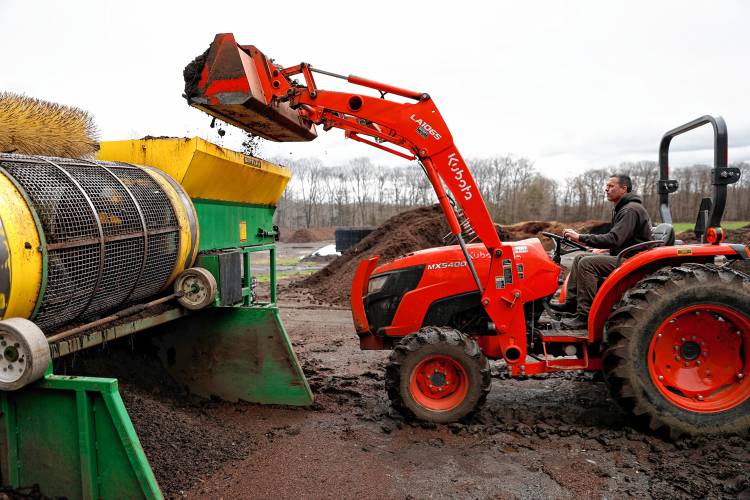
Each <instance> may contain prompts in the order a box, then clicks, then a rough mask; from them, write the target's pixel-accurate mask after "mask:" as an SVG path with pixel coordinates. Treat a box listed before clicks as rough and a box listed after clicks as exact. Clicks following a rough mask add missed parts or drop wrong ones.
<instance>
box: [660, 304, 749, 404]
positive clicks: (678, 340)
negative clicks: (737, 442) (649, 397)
mask: <svg viewBox="0 0 750 500" xmlns="http://www.w3.org/2000/svg"><path fill="white" fill-rule="evenodd" d="M748 365H750V321H749V320H748V318H746V317H745V316H744V315H742V314H740V313H738V312H736V311H733V310H731V309H729V308H727V307H724V306H719V305H711V304H701V305H697V306H692V307H688V308H685V309H681V310H680V311H678V312H676V313H675V314H673V315H671V316H670V317H669V318H667V319H666V320H665V321H664V322H663V323H662V324H661V325H660V326H659V328H658V330H657V331H656V334H655V335H654V337H653V338H652V340H651V345H650V347H649V352H648V369H649V375H650V376H651V380H652V381H653V383H654V385H655V386H656V388H657V389H658V390H659V392H660V393H661V394H662V395H663V396H664V397H665V398H667V400H669V401H670V402H672V403H674V404H675V405H677V406H679V407H680V408H683V409H685V410H689V411H693V412H697V413H718V412H722V411H726V410H729V409H731V408H734V407H735V406H738V405H740V404H742V403H743V402H745V401H747V399H748V398H750V381H748V380H747V375H748V373H747V371H748V370H747V367H748Z"/></svg>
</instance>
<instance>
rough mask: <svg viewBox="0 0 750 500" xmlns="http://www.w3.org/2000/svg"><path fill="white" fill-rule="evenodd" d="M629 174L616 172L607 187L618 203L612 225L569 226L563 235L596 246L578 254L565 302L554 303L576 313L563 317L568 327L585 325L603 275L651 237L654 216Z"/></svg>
mask: <svg viewBox="0 0 750 500" xmlns="http://www.w3.org/2000/svg"><path fill="white" fill-rule="evenodd" d="M632 190H633V183H632V181H631V179H630V177H629V176H627V175H623V174H615V175H612V176H611V177H610V178H609V180H607V185H606V186H605V188H604V191H605V192H606V194H607V200H609V201H611V202H612V203H614V204H615V206H614V208H613V209H612V228H611V229H610V230H609V232H608V233H606V234H579V233H577V232H576V231H575V230H573V229H565V230H564V231H563V236H564V237H565V238H568V239H570V240H573V241H576V242H579V243H583V244H584V245H588V246H590V247H592V248H594V249H595V250H594V251H593V252H585V253H582V254H580V255H578V256H576V258H575V260H574V261H573V265H572V266H571V268H570V275H569V277H568V281H567V288H566V296H565V302H563V303H560V304H555V303H552V304H551V307H552V308H553V309H555V310H556V311H558V312H567V313H575V315H574V316H572V317H570V318H566V319H564V320H563V321H562V323H561V327H562V328H563V329H567V330H579V329H585V328H586V325H587V317H588V314H589V309H590V308H591V303H592V302H593V300H594V295H596V290H597V288H598V283H599V280H600V279H601V278H605V277H607V276H608V275H609V274H610V273H611V272H612V271H613V270H614V269H615V267H616V265H617V254H618V253H620V251H621V250H623V249H624V248H627V247H629V246H631V245H635V244H637V243H642V242H644V241H649V240H651V219H650V217H649V215H648V212H647V211H646V209H645V207H644V206H643V201H642V200H641V198H640V197H639V196H638V195H636V194H634V193H632ZM606 250H609V252H608V253H609V255H607V252H606Z"/></svg>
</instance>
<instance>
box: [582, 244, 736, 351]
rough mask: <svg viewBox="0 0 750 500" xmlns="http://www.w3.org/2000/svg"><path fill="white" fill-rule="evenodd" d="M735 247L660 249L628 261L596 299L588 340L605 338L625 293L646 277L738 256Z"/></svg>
mask: <svg viewBox="0 0 750 500" xmlns="http://www.w3.org/2000/svg"><path fill="white" fill-rule="evenodd" d="M736 246H737V245H730V244H720V245H712V244H710V243H707V244H704V245H680V246H671V247H659V248H654V249H652V250H647V251H645V252H641V253H639V254H637V255H635V256H634V257H631V258H630V259H628V260H626V261H625V262H624V263H623V264H622V265H621V266H620V267H618V268H616V269H615V270H614V271H613V272H612V274H610V275H609V276H608V277H607V279H606V280H605V281H604V283H602V286H601V287H600V288H599V290H598V291H597V293H596V296H595V297H594V302H593V303H592V304H591V312H590V313H589V319H588V330H589V335H588V341H589V342H595V341H600V340H602V339H603V337H604V323H605V322H606V321H607V318H609V315H610V314H611V312H612V308H613V307H614V305H615V304H616V303H617V302H618V301H619V300H620V299H621V298H622V296H623V295H624V294H625V292H626V291H627V290H628V289H629V288H631V287H632V286H633V285H634V284H635V283H637V282H638V281H640V280H641V278H643V277H644V276H646V275H648V274H651V273H653V272H654V271H656V270H657V269H659V268H662V267H667V266H679V265H682V264H685V263H688V262H699V263H705V262H709V261H713V258H714V257H716V256H717V255H734V256H737V255H738V250H737V249H736V248H735V247H736ZM743 248H744V247H743ZM743 257H744V256H743Z"/></svg>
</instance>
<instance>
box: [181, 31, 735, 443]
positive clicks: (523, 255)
mask: <svg viewBox="0 0 750 500" xmlns="http://www.w3.org/2000/svg"><path fill="white" fill-rule="evenodd" d="M316 75H325V76H327V77H333V78H339V79H343V80H346V81H347V82H348V83H349V84H353V85H355V86H357V87H359V88H367V89H372V90H375V91H376V92H377V93H378V94H379V95H378V96H370V95H365V94H364V93H358V92H356V91H355V92H339V91H329V90H323V89H321V88H318V86H317V85H316V82H315V76H316ZM295 78H296V79H295ZM185 83H186V85H185V97H186V99H187V100H188V102H189V104H190V105H192V106H195V107H197V108H199V109H202V110H204V111H206V112H207V113H208V114H210V115H212V116H214V117H216V118H218V119H220V120H223V121H226V122H227V123H230V124H233V125H236V126H238V127H240V128H241V129H243V130H245V131H247V132H250V133H252V134H256V135H258V136H260V137H263V138H265V139H268V140H273V141H310V140H313V139H315V137H316V129H315V126H316V125H322V126H323V130H329V129H331V128H338V129H342V130H343V131H344V133H345V137H346V138H349V139H353V140H356V141H359V142H362V143H364V144H367V145H370V146H373V147H376V148H379V149H381V150H385V151H387V152H389V153H392V154H394V155H396V156H399V157H401V158H404V159H407V160H411V161H415V162H416V163H417V164H418V165H419V166H420V167H421V168H422V169H423V171H424V173H425V174H426V175H427V177H428V179H429V181H430V183H431V184H432V187H433V188H434V190H435V193H436V195H437V199H438V201H439V203H440V207H441V208H442V211H443V212H444V214H445V217H446V219H447V222H448V225H449V227H450V230H451V236H452V243H454V244H451V245H448V246H443V247H439V248H430V249H427V250H422V251H417V252H413V253H410V254H408V255H405V256H402V257H400V258H397V259H395V260H393V261H391V262H388V263H384V264H380V265H379V262H378V257H372V258H370V259H367V260H364V261H363V262H361V263H360V265H359V267H358V268H357V270H356V273H355V276H354V280H353V283H352V288H351V307H352V316H353V319H354V324H355V328H356V331H357V334H358V336H359V340H360V346H361V348H362V349H390V350H392V353H391V355H390V359H389V363H388V366H387V369H386V389H387V392H388V396H389V398H390V399H391V401H392V403H393V406H394V407H395V408H397V409H398V410H400V411H402V412H403V413H405V414H406V415H409V416H412V417H416V418H418V419H423V420H427V421H431V422H437V423H447V422H453V421H457V420H460V419H464V418H466V417H467V416H469V415H470V414H472V412H475V411H476V410H477V409H478V408H479V407H480V406H481V405H482V404H483V403H484V401H485V399H486V397H487V394H488V392H489V389H490V366H489V362H488V360H503V361H504V362H505V365H506V366H507V369H508V370H509V372H510V374H511V375H513V376H531V375H539V374H543V373H551V372H560V371H565V370H579V371H601V372H603V375H604V378H605V380H606V382H607V385H608V386H609V388H610V390H611V393H612V396H613V398H614V399H616V400H617V401H618V402H619V403H620V404H621V406H622V407H623V408H624V409H625V410H626V411H627V412H629V413H630V414H631V415H632V416H633V422H634V424H637V425H640V426H641V427H642V428H644V429H648V430H651V431H654V432H659V433H663V434H666V435H671V436H672V437H675V436H679V435H682V434H692V435H697V434H707V433H724V434H730V433H740V434H745V433H747V432H748V429H750V382H748V380H747V375H748V365H749V364H750V277H749V276H748V275H746V274H743V273H742V272H740V271H739V270H736V269H735V268H734V267H733V266H734V264H735V263H736V262H739V261H743V260H748V259H750V248H748V246H746V245H743V244H740V243H734V244H733V243H725V242H724V231H723V229H722V228H721V219H722V215H723V212H724V208H725V204H726V198H727V187H728V185H729V184H732V183H735V182H737V180H739V176H740V170H739V169H738V168H735V167H730V166H728V164H727V152H728V148H727V129H726V125H725V123H724V121H723V119H722V118H720V117H717V118H714V117H711V116H704V117H701V118H699V119H697V120H694V121H692V122H690V123H687V124H685V125H683V126H680V127H677V128H675V129H673V130H670V131H669V132H667V133H666V134H665V135H664V136H663V138H662V140H661V143H660V147H659V169H660V179H659V181H658V193H659V203H660V208H659V213H660V217H661V220H662V223H661V224H659V225H658V226H657V227H656V228H654V231H653V240H652V241H648V242H645V243H641V244H639V245H636V246H633V247H630V248H627V249H625V250H623V251H622V252H621V253H620V254H619V256H618V257H619V260H618V266H617V268H616V269H615V270H614V271H613V272H612V273H611V274H610V275H609V276H608V277H607V278H606V279H604V280H603V281H602V282H601V284H600V286H599V288H598V292H597V294H596V296H595V299H594V301H593V305H592V307H591V312H590V314H589V316H588V325H587V329H585V330H572V331H568V330H561V329H559V327H558V326H557V325H558V323H557V322H556V321H555V319H559V318H558V317H556V316H555V313H554V312H553V311H551V310H550V308H549V301H550V299H551V297H553V296H554V295H555V294H556V292H557V291H558V288H559V287H560V285H561V283H562V282H563V280H564V276H563V272H562V271H561V267H560V263H561V259H562V256H563V254H565V253H568V252H570V251H571V250H584V251H587V250H588V249H587V248H585V247H582V246H581V245H578V244H576V242H574V241H571V240H568V239H565V238H562V237H561V236H558V235H554V234H546V235H545V236H547V237H549V238H551V239H552V241H553V243H554V249H553V251H552V252H551V254H548V253H547V252H546V251H545V249H544V248H543V246H542V243H541V242H540V240H539V239H537V238H530V239H526V240H522V241H514V242H504V241H501V240H500V237H499V236H498V232H497V230H496V227H495V225H494V224H493V221H492V219H491V217H490V214H489V212H488V210H487V207H486V205H485V203H484V200H483V198H482V194H481V193H480V191H479V189H478V187H477V184H476V182H475V181H474V179H473V177H472V174H471V172H470V170H469V167H468V165H467V164H466V163H465V161H464V159H463V157H462V156H461V153H460V152H459V150H458V149H457V148H456V146H455V144H454V142H453V138H452V136H451V133H450V131H449V129H448V127H447V125H446V124H445V121H444V120H443V118H442V116H441V114H440V112H439V111H438V108H437V107H436V105H435V102H434V101H433V99H432V98H431V97H430V95H428V94H426V93H423V92H415V91H411V90H406V89H403V88H399V87H395V86H392V85H387V84H383V83H379V82H376V81H373V80H369V79H366V78H361V77H358V76H354V75H349V76H343V75H339V74H336V73H332V72H329V71H323V70H321V69H318V68H315V67H313V66H311V65H310V64H307V63H301V64H298V65H296V66H291V67H287V68H285V67H282V66H280V65H279V64H276V63H274V62H273V60H272V59H269V58H268V57H266V56H265V55H264V54H263V53H262V52H260V51H259V50H258V49H257V48H256V47H254V46H252V45H238V44H237V42H236V41H235V39H234V37H233V36H232V35H231V34H219V35H217V36H216V38H215V39H214V41H213V43H212V44H211V46H210V47H209V49H208V50H207V51H206V52H205V53H203V54H202V55H201V56H199V57H198V58H196V59H195V60H194V61H193V62H192V63H191V64H190V65H188V67H186V69H185ZM392 96H395V97H392ZM702 125H711V126H712V127H713V132H714V167H713V169H712V170H711V179H712V183H713V195H712V197H711V198H705V199H704V200H703V201H702V203H701V205H700V208H699V214H698V220H697V223H696V228H695V229H696V233H697V235H698V236H699V237H700V239H701V243H700V244H693V245H685V244H681V242H679V241H675V237H674V230H673V228H672V225H671V224H672V218H671V214H670V209H669V196H670V195H671V194H673V193H675V192H676V191H677V189H678V182H677V181H676V180H675V179H671V178H670V175H669V162H668V159H669V158H668V157H669V146H670V142H671V141H672V139H673V138H674V137H676V136H678V135H680V134H683V133H685V132H688V131H690V130H692V129H695V128H697V127H700V126H702ZM545 312H546V314H544V313H545Z"/></svg>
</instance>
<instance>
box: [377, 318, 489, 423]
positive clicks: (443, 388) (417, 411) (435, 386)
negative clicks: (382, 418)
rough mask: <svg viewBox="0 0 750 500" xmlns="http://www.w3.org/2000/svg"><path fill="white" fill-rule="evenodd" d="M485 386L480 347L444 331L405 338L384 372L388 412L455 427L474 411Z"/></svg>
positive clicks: (434, 329)
mask: <svg viewBox="0 0 750 500" xmlns="http://www.w3.org/2000/svg"><path fill="white" fill-rule="evenodd" d="M490 382H491V379H490V367H489V363H488V362H487V358H485V357H484V354H482V351H481V349H480V348H479V345H477V343H476V342H475V341H474V340H472V339H470V338H469V337H467V336H466V335H464V334H462V333H461V332H459V331H458V330H454V329H452V328H447V327H438V326H428V327H425V328H422V329H421V330H420V331H419V332H417V333H414V334H411V335H408V336H407V337H404V338H403V339H402V340H401V342H400V343H399V344H398V345H397V346H396V348H395V349H394V350H393V352H392V353H391V356H390V360H389V363H388V366H387V368H386V390H387V392H388V397H389V398H390V400H391V402H392V404H393V407H394V408H395V409H397V410H398V411H400V412H401V413H403V414H405V415H407V416H410V417H416V418H418V419H421V420H426V421H429V422H435V423H439V424H446V423H450V422H456V421H458V420H460V419H461V418H464V417H467V416H468V415H470V414H472V413H473V412H475V411H476V410H477V409H479V408H480V407H481V405H482V404H483V403H484V401H485V399H486V398H487V393H488V392H489V390H490Z"/></svg>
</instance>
